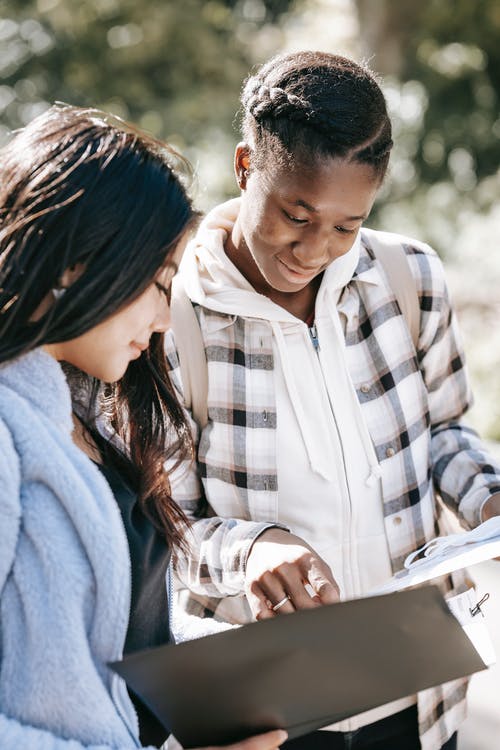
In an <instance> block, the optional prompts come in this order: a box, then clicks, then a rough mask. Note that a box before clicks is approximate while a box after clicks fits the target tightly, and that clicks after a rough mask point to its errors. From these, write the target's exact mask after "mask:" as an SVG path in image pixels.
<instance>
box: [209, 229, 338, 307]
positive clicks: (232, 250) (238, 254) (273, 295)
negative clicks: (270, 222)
mask: <svg viewBox="0 0 500 750" xmlns="http://www.w3.org/2000/svg"><path fill="white" fill-rule="evenodd" d="M224 251H225V253H226V255H227V257H228V258H229V260H230V261H231V262H232V263H233V264H234V265H235V266H236V268H237V269H238V271H239V272H240V273H241V274H242V275H243V276H244V277H245V278H246V280H247V281H248V282H249V283H250V284H251V285H252V286H253V288H254V289H255V291H256V292H258V293H259V294H263V295H264V296H265V297H267V298H268V299H270V300H271V301H272V302H274V303H275V304H276V305H279V306H280V307H282V308H283V309H284V310H286V311H287V312H289V313H290V314H291V315H294V316H295V317H296V318H299V320H303V321H306V320H307V319H308V318H309V317H310V315H311V313H312V311H313V310H314V305H315V302H316V295H317V293H318V289H319V287H320V285H321V279H322V277H323V275H322V274H320V275H319V276H316V277H315V278H314V279H313V280H312V281H311V282H310V283H309V284H308V285H307V286H305V287H303V288H302V289H299V290H298V291H297V292H280V291H279V290H278V289H274V287H272V286H270V285H269V284H268V283H267V281H266V280H265V278H264V277H263V275H262V274H261V272H260V270H259V267H258V265H257V263H256V262H255V260H254V259H253V256H252V254H251V252H250V250H249V249H248V246H247V244H246V242H245V239H244V237H243V235H242V234H241V232H240V230H239V226H238V222H236V223H235V225H234V227H233V231H232V232H231V234H228V237H227V240H226V242H225V244H224Z"/></svg>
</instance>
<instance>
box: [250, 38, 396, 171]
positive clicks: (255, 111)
mask: <svg viewBox="0 0 500 750" xmlns="http://www.w3.org/2000/svg"><path fill="white" fill-rule="evenodd" d="M241 104H242V112H243V117H242V131H243V136H244V138H245V139H246V140H247V142H248V143H249V145H250V146H251V148H252V161H251V163H252V164H253V166H255V167H256V168H257V169H263V168H265V167H266V166H267V165H268V164H270V163H271V164H272V163H273V161H274V160H276V159H277V160H278V161H279V162H280V163H282V162H283V163H291V162H293V161H294V160H296V159H297V158H299V159H301V160H303V161H305V162H309V161H310V160H311V157H312V158H313V159H317V158H321V157H324V156H327V157H341V158H345V159H347V160H352V161H356V162H360V163H364V164H368V165H370V166H372V167H373V169H374V172H375V174H376V176H377V177H378V178H379V179H380V180H382V178H383V176H384V174H385V171H386V168H387V163H388V160H389V154H390V151H391V148H392V137H391V122H390V119H389V116H388V114H387V108H386V103H385V99H384V95H383V93H382V91H381V89H380V86H379V85H378V82H377V80H376V78H375V76H374V74H373V73H372V72H371V71H370V70H369V68H368V67H366V66H365V65H359V64H358V63H356V62H354V60H350V59H349V58H346V57H342V56H340V55H333V54H329V53H326V52H313V51H306V52H295V53H291V54H286V55H277V56H276V57H274V58H272V59H271V60H269V61H268V62H267V63H265V64H264V65H263V66H262V67H261V68H259V69H258V70H257V72H256V73H255V75H252V76H250V77H249V78H248V79H247V80H246V81H245V83H244V86H243V91H242V96H241Z"/></svg>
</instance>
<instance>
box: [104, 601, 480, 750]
mask: <svg viewBox="0 0 500 750" xmlns="http://www.w3.org/2000/svg"><path fill="white" fill-rule="evenodd" d="M110 666H111V667H112V668H113V669H114V670H115V671H116V672H118V674H120V675H121V676H122V677H123V678H124V679H125V680H126V682H127V684H128V685H129V687H130V688H131V689H132V690H133V691H134V692H135V693H137V694H138V695H139V696H140V697H141V699H142V700H143V701H144V702H145V703H146V705H148V706H149V708H150V709H151V710H152V711H153V712H154V713H155V714H156V716H157V717H158V718H159V719H160V721H161V722H162V723H163V724H164V726H165V728H166V729H167V730H169V731H170V732H172V733H173V734H174V735H175V737H176V738H177V739H178V740H179V742H181V744H182V745H183V746H184V747H187V748H189V747H200V746H207V745H224V744H228V743H231V742H236V741H238V740H241V739H243V738H245V737H248V736H250V735H252V734H258V733H259V732H263V731H266V730H268V729H275V728H283V729H286V730H287V731H288V735H289V738H290V739H292V738H293V737H298V736H300V735H301V734H305V733H306V732H309V731H313V730H314V729H319V728H320V727H323V726H326V725H328V724H331V723H333V722H336V721H340V720H342V719H345V718H347V717H349V716H353V715H355V714H358V713H361V712H363V711H367V710H368V709H371V708H375V707H376V706H379V705H382V704H384V703H388V702H390V701H393V700H396V699H398V698H402V697H404V696H407V695H413V694H415V693H416V692H418V691H419V690H423V689H425V688H428V687H432V686H434V685H438V684H441V683H444V682H448V681H449V680H453V679H456V678H459V677H463V676H464V675H469V674H472V673H473V672H477V671H479V670H481V669H485V664H484V662H483V661H482V659H481V658H480V657H479V655H478V653H477V651H476V649H475V648H474V646H473V645H472V643H471V642H470V641H469V639H468V638H467V636H466V635H465V633H464V632H463V630H462V628H461V626H460V624H459V623H458V621H457V620H456V619H455V617H454V616H453V615H452V614H451V612H450V611H449V609H448V607H447V605H446V602H445V600H444V599H443V597H442V595H441V594H440V592H439V590H438V589H437V588H436V587H435V586H426V587H425V588H420V589H414V590H409V591H402V592H398V593H394V594H386V595H382V596H374V597H369V598H366V599H357V600H354V601H348V602H341V603H339V604H332V605H328V606H324V607H318V608H317V609H313V610H302V611H300V612H296V613H294V614H290V615H283V616H281V617H276V618H274V619H272V620H266V621H262V622H256V623H251V624H249V625H244V626H242V627H241V628H237V629H232V630H228V631H225V632H222V633H217V634H215V635H210V636H207V637H205V638H200V639H198V640H194V641H188V642H184V643H180V644H178V645H166V646H160V647H158V648H154V649H150V650H146V651H141V652H138V653H136V654H132V655H130V656H128V657H126V658H125V659H124V660H123V661H120V662H115V663H113V664H111V665H110Z"/></svg>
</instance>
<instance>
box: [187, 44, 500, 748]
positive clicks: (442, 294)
mask: <svg viewBox="0 0 500 750" xmlns="http://www.w3.org/2000/svg"><path fill="white" fill-rule="evenodd" d="M242 109H243V119H242V135H243V140H242V142H241V143H239V144H238V146H237V147H236V153H235V159H234V166H235V173H236V179H237V182H238V186H239V188H240V191H241V196H240V197H239V198H237V199H235V200H231V201H229V202H228V203H225V204H223V205H221V206H218V207H216V208H215V209H214V210H213V211H212V212H211V213H210V214H209V215H208V216H207V217H206V219H205V220H204V222H203V223H202V225H201V227H200V229H199V230H198V233H197V236H196V238H195V239H194V240H193V241H192V242H191V243H190V245H189V246H188V249H187V251H186V254H185V256H184V259H183V262H182V265H181V279H182V280H183V285H184V288H185V290H186V292H187V294H188V296H189V297H190V299H191V301H192V303H193V305H194V309H195V312H196V315H197V317H198V320H199V324H200V328H201V333H202V337H203V341H204V345H205V352H206V358H207V363H208V399H207V409H208V421H207V423H206V425H204V424H201V427H202V430H201V436H200V440H199V447H198V461H199V470H200V475H201V478H202V482H203V490H204V494H205V498H206V501H207V512H206V515H205V516H204V517H201V518H200V517H199V516H198V517H194V518H193V520H194V522H193V524H192V527H191V531H190V533H191V534H192V535H193V538H194V540H195V542H194V543H193V544H192V546H191V552H190V553H189V554H187V555H182V553H181V554H180V555H179V557H178V561H177V568H176V572H177V576H178V579H179V581H180V586H181V587H182V586H184V587H185V591H184V594H181V596H180V601H182V603H183V606H185V608H186V609H187V611H189V612H191V613H198V614H202V615H204V616H206V615H208V614H215V616H216V617H217V618H219V619H226V620H229V621H230V622H244V621H246V620H248V619H250V618H251V617H254V618H257V619H264V618H269V617H277V616H281V615H282V614H285V613H290V612H293V611H295V610H297V609H301V608H308V607H316V606H320V605H321V604H324V603H332V602H335V601H337V600H338V599H339V598H341V599H350V598H356V597H359V596H363V595H365V594H367V593H368V592H370V591H371V590H373V589H375V588H376V587H377V586H379V585H380V584H381V583H382V582H384V581H385V580H386V579H388V578H389V577H390V576H391V575H392V574H393V573H394V572H395V571H397V570H399V569H401V567H402V565H403V562H404V560H405V558H406V556H407V555H408V554H409V553H411V552H412V551H414V550H415V549H417V548H418V547H420V546H421V545H422V544H424V543H425V542H426V541H427V540H429V539H431V538H433V537H434V536H436V535H437V534H438V533H440V532H441V528H442V521H443V518H442V516H443V514H442V512H441V507H440V505H439V504H438V502H437V496H438V495H439V496H440V497H441V499H442V500H443V501H444V502H445V503H446V505H448V506H449V507H450V508H451V509H452V510H454V511H455V513H456V515H457V516H458V517H459V518H460V520H461V522H462V523H463V524H464V525H465V526H467V527H474V526H476V525H478V524H479V523H480V522H481V520H484V519H485V518H488V517H489V516H490V515H496V514H497V513H498V511H499V508H500V495H499V491H500V468H499V467H498V466H497V467H495V465H494V462H493V461H492V459H491V458H490V457H489V456H488V455H487V454H486V452H485V450H484V448H483V446H482V445H481V443H480V441H479V439H478V438H477V436H476V435H475V434H474V433H472V432H471V431H470V430H468V429H467V428H465V427H464V426H463V424H462V422H461V417H462V415H463V413H464V412H465V411H466V409H467V407H468V405H469V403H470V392H469V386H468V383H467V377H466V373H465V369H464V360H463V353H462V349H461V346H460V343H459V337H458V333H457V326H456V321H455V317H454V315H453V312H452V309H451V307H450V302H449V298H448V294H447V290H446V284H445V281H444V277H443V270H442V266H441V264H440V261H439V259H438V257H437V255H436V253H435V252H434V251H433V250H432V249H431V248H430V247H428V246H427V245H425V244H423V243H422V242H418V241H415V240H412V239H409V238H405V237H401V236H399V235H393V234H388V233H383V232H375V231H371V230H368V229H365V228H363V226H362V225H363V222H364V221H365V219H366V218H367V217H368V215H369V213H370V210H371V208H372V205H373V202H374V200H375V197H376V195H377V192H378V190H379V188H380V186H381V183H382V181H383V178H384V175H385V172H386V169H387V165H388V160H389V154H390V151H391V148H392V137H391V123H390V120H389V117H388V114H387V110H386V104H385V100H384V96H383V94H382V91H381V89H380V87H379V85H378V83H377V81H376V79H375V77H374V75H373V74H372V73H371V71H370V70H368V69H367V68H366V67H365V66H363V65H358V64H357V63H355V62H353V61H352V60H349V59H346V58H344V57H340V56H337V55H331V54H326V53H319V52H300V53H294V54H289V55H284V56H278V57H276V58H274V59H272V60H270V61H269V62H267V63H266V64H265V65H263V66H262V67H261V68H260V69H259V70H258V71H257V73H256V74H255V75H253V76H251V77H250V78H249V79H248V80H247V81H246V84H245V86H244V88H243V95H242ZM380 248H382V249H384V248H387V249H388V250H392V252H393V256H394V258H395V259H396V257H397V258H398V259H399V258H400V257H402V258H403V263H404V266H405V268H406V269H407V273H408V276H409V278H410V281H411V285H412V287H414V295H413V296H414V297H415V307H416V308H417V306H418V308H417V326H416V333H415V334H414V336H412V333H411V330H410V328H411V326H410V325H409V323H410V321H409V320H408V319H407V317H406V314H405V315H404V314H403V313H404V312H405V310H403V309H402V307H401V306H400V304H399V302H398V295H397V291H398V290H396V289H394V288H392V284H391V278H390V273H389V272H388V271H386V270H385V267H384V264H383V263H381V262H380V260H379V253H380ZM179 375H180V373H179ZM178 380H179V383H178V386H179V388H180V389H182V383H181V382H180V381H181V380H182V377H179V378H178ZM185 489H186V485H184V493H185V494H184V496H183V497H180V496H179V500H180V502H181V505H182V507H183V508H184V509H185V511H186V513H188V514H191V516H193V510H192V509H193V508H194V507H195V505H196V504H195V500H196V493H195V492H194V491H193V496H191V497H188V495H187V493H186V492H185ZM174 494H175V493H174ZM442 586H443V591H447V592H448V594H449V593H451V592H453V591H455V592H458V591H460V590H463V586H464V581H463V578H462V574H457V575H456V576H455V575H454V577H453V581H452V580H451V578H450V577H448V578H447V580H446V581H443V582H442ZM187 591H188V592H189V595H188V596H187V595H185V593H186V592H187ZM465 693H466V684H465V682H464V681H456V682H453V683H449V684H447V685H445V686H441V687H437V688H433V689H432V690H427V691H425V692H424V693H422V694H419V695H412V696H408V697H405V698H402V699H401V700H397V701H395V702H393V703H391V704H390V705H385V706H381V707H379V708H377V709H374V710H371V711H368V712H366V713H364V714H362V715H360V716H355V717H353V718H351V719H349V720H347V721H343V722H341V723H340V724H337V725H335V726H332V727H328V730H329V731H320V732H315V733H312V734H310V735H308V736H307V737H304V738H299V739H297V740H293V741H291V742H290V743H289V745H290V747H292V748H297V749H298V748H318V750H319V749H320V748H329V749H331V750H335V749H336V748H347V747H349V748H360V749H361V748H372V749H373V750H375V749H376V748H379V750H391V749H394V750H396V749H397V750H402V748H404V749H405V750H413V748H420V747H422V748H424V750H438V749H439V748H447V749H448V750H450V749H451V748H455V747H456V731H457V728H458V726H459V724H460V722H461V720H462V718H463V716H464V711H465Z"/></svg>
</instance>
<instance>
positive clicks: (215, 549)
mask: <svg viewBox="0 0 500 750" xmlns="http://www.w3.org/2000/svg"><path fill="white" fill-rule="evenodd" d="M165 347H166V349H165V351H166V356H167V361H168V364H169V368H170V377H171V380H172V383H173V385H174V388H175V390H176V391H177V393H178V396H179V398H180V400H181V401H182V382H181V375H180V368H179V360H178V357H177V352H176V349H175V341H174V338H173V335H172V334H171V333H169V334H168V335H167V336H166V337H165ZM187 416H188V418H189V420H190V422H191V427H192V430H193V435H194V436H195V441H196V440H197V434H198V428H197V426H196V424H195V423H194V421H193V420H192V419H191V416H190V414H189V412H187ZM168 468H169V467H168V466H167V470H168ZM170 484H171V491H172V496H173V498H174V500H175V501H176V502H177V503H178V505H179V506H180V507H181V508H182V510H183V511H184V512H185V514H186V515H187V517H188V519H189V520H190V521H191V527H190V529H189V530H188V531H187V532H186V537H185V539H186V542H187V547H188V550H187V552H186V553H183V552H179V553H178V555H177V558H176V561H175V565H174V567H175V574H176V577H177V579H178V580H179V581H180V582H181V584H182V585H184V586H186V587H187V588H189V589H190V590H191V591H192V592H194V593H196V594H202V595H204V596H210V597H223V596H231V595H238V594H241V593H242V592H243V590H244V584H245V567H246V561H247V557H248V554H249V552H250V548H251V546H252V544H253V542H254V541H255V539H257V537H258V536H260V534H262V532H263V531H265V530H266V529H268V528H271V527H273V526H277V525H279V524H275V523H266V522H254V521H248V520H242V519H236V518H220V517H217V516H215V515H214V513H213V511H212V509H211V507H210V506H209V505H208V503H206V502H205V503H204V504H203V503H201V501H202V499H203V489H202V484H201V481H200V479H199V476H198V472H197V469H196V466H195V464H194V463H192V464H187V463H184V464H181V465H179V466H178V467H177V468H176V470H175V471H173V472H170ZM203 505H204V508H205V510H204V513H203V515H204V517H202V518H200V514H199V509H200V506H202V507H203Z"/></svg>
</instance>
